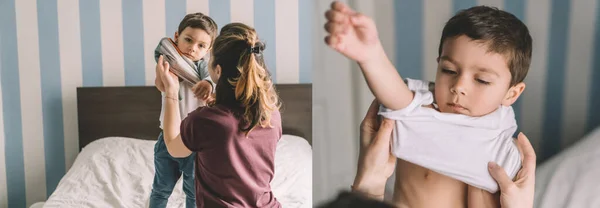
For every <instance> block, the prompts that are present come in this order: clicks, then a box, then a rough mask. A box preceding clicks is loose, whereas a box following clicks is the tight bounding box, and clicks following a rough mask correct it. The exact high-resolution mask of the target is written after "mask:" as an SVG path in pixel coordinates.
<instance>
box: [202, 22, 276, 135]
mask: <svg viewBox="0 0 600 208" xmlns="http://www.w3.org/2000/svg"><path fill="white" fill-rule="evenodd" d="M264 49H265V44H264V43H262V42H260V41H259V40H258V37H257V35H256V30H254V29H253V28H251V27H249V26H247V25H245V24H242V23H230V24H228V25H225V26H224V27H223V28H221V32H220V34H219V36H218V37H217V38H216V39H215V43H214V46H213V49H212V54H211V55H212V57H211V59H212V60H211V63H212V66H211V67H213V68H214V67H216V66H217V65H219V66H221V76H220V77H219V80H218V81H217V88H216V100H215V104H223V105H228V106H232V107H236V106H241V107H243V108H244V113H243V116H242V117H243V119H242V122H240V124H239V127H240V129H241V130H242V131H243V132H246V135H248V133H250V131H252V129H254V128H255V127H256V126H257V125H260V126H261V127H267V126H269V127H271V114H272V112H273V111H277V110H279V108H280V105H281V104H280V102H279V97H278V96H277V93H276V91H275V86H274V85H273V82H272V80H271V75H270V74H269V72H268V71H267V67H266V65H265V61H264V58H263V55H262V51H263V50H264Z"/></svg>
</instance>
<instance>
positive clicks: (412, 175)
mask: <svg viewBox="0 0 600 208" xmlns="http://www.w3.org/2000/svg"><path fill="white" fill-rule="evenodd" d="M393 201H394V204H396V206H397V207H401V208H404V207H410V208H419V207H461V208H462V207H467V185H466V184H465V183H463V182H461V181H458V180H455V179H452V178H450V177H447V176H444V175H441V174H439V173H436V172H433V171H431V170H428V169H426V168H423V167H421V166H418V165H415V164H412V163H409V162H406V161H404V160H401V159H398V163H397V165H396V184H395V186H394V199H393Z"/></svg>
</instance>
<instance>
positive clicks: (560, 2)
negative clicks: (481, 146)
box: [313, 0, 600, 203]
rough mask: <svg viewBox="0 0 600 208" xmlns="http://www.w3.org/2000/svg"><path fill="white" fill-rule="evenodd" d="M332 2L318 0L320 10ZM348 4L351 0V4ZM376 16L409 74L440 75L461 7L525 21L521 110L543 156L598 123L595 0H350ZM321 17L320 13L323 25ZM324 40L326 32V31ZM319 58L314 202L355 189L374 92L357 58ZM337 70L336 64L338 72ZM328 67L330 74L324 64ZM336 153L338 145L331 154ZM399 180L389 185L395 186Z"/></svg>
mask: <svg viewBox="0 0 600 208" xmlns="http://www.w3.org/2000/svg"><path fill="white" fill-rule="evenodd" d="M330 2H331V1H323V2H320V3H319V4H318V8H317V13H321V14H322V13H324V12H325V11H326V10H327V8H328V6H329V4H330ZM346 2H348V1H346ZM349 3H350V4H351V5H352V7H353V8H355V9H356V10H358V11H360V12H362V13H365V14H366V15H369V16H371V17H374V19H375V21H376V23H377V28H378V31H379V36H380V38H381V39H382V41H383V43H384V47H385V50H386V52H387V54H388V57H389V58H390V59H391V60H392V61H393V62H394V64H395V65H396V67H397V68H398V71H399V72H400V73H401V74H402V76H404V77H409V78H418V79H426V80H434V79H435V70H436V66H437V64H436V62H435V59H436V57H437V48H438V44H439V40H440V36H441V32H442V29H443V26H444V24H445V22H446V21H447V20H448V19H449V18H450V17H451V16H452V15H453V14H454V13H455V12H456V11H458V10H459V9H464V8H468V7H471V6H474V5H481V4H484V5H490V6H496V7H498V8H501V9H504V10H507V11H509V12H511V13H513V14H515V15H516V16H517V17H518V18H520V19H521V20H522V21H523V22H524V23H525V24H526V25H527V26H528V27H529V30H530V33H531V35H532V38H533V58H532V64H531V68H530V70H529V73H528V75H527V78H526V80H525V83H526V84H527V88H526V90H525V93H524V94H523V95H522V97H521V98H520V99H519V101H518V102H517V103H516V104H515V105H513V107H514V109H515V110H516V116H517V122H518V125H519V131H522V132H524V133H525V134H526V135H527V136H528V138H529V139H530V141H531V142H532V143H533V145H534V147H535V149H536V153H537V155H538V159H539V160H538V161H539V162H543V161H544V160H545V159H547V158H548V157H551V156H552V155H554V154H556V153H557V152H559V151H560V150H562V149H564V148H567V147H568V146H569V145H571V144H572V143H574V142H576V141H577V140H578V139H580V138H581V137H582V136H583V135H585V134H586V133H587V132H589V131H590V130H591V129H593V128H595V127H597V126H599V125H600V111H599V110H598V109H597V108H598V107H599V106H600V25H599V24H598V21H599V15H600V12H599V10H598V2H597V1H592V0H525V1H522V0H479V1H477V0H423V1H412V0H378V1H361V0H350V2H349ZM323 24H324V18H318V19H317V28H319V29H320V28H321V27H318V26H321V25H323ZM318 35H319V37H325V32H324V31H323V30H322V29H321V31H319V34H318ZM317 51H318V53H320V55H319V56H317V57H318V59H317V60H316V62H315V64H317V66H316V68H317V69H322V70H315V74H314V78H313V80H314V87H315V89H318V90H317V91H315V92H314V100H315V102H314V105H313V112H315V115H314V117H313V118H314V119H315V124H318V126H315V128H314V130H313V131H314V132H313V134H314V141H315V143H314V152H313V153H314V155H313V157H314V158H318V160H315V161H314V166H315V172H314V177H313V180H314V182H313V184H314V187H313V188H314V196H315V197H314V198H313V200H314V202H315V203H319V202H322V201H323V200H324V199H328V198H331V197H334V196H335V194H336V193H337V191H338V190H340V189H346V190H348V189H349V188H350V185H351V184H352V182H353V180H354V175H355V174H356V159H357V156H358V125H359V123H360V121H361V120H362V117H363V116H364V114H365V112H366V110H367V108H368V106H369V104H370V102H371V101H372V99H373V96H372V95H371V93H370V92H369V90H368V88H366V85H365V83H364V81H363V80H364V79H363V77H362V74H361V73H360V71H359V69H358V68H357V67H356V64H354V63H351V62H349V61H348V60H347V59H345V58H343V57H341V56H339V55H338V54H335V52H333V51H332V50H331V49H329V48H328V47H326V46H325V45H324V44H321V45H318V46H317ZM332 67H334V68H332ZM325 69H326V70H325ZM334 149H335V151H332V150H334ZM392 184H393V181H389V183H388V190H391V188H392V186H389V185H392Z"/></svg>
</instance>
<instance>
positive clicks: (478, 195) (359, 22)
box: [325, 2, 532, 207]
mask: <svg viewBox="0 0 600 208" xmlns="http://www.w3.org/2000/svg"><path fill="white" fill-rule="evenodd" d="M326 16H327V18H328V20H329V21H328V22H327V24H326V25H325V28H326V30H327V31H328V32H329V33H330V35H329V36H327V38H326V42H327V44H328V45H330V46H331V47H332V48H334V49H335V50H337V51H338V52H340V53H342V54H344V55H345V56H347V57H348V58H351V59H353V60H356V61H357V62H358V64H359V66H360V68H361V70H362V71H363V74H364V75H365V79H366V81H367V84H368V85H369V87H370V89H371V91H372V92H373V94H374V95H375V97H376V98H377V100H378V101H379V102H380V103H382V105H383V106H384V107H383V109H384V110H383V112H380V114H382V115H384V116H386V117H388V118H390V117H393V118H394V119H396V120H397V125H396V129H395V131H396V135H395V138H393V139H394V140H393V143H395V144H392V149H393V150H392V151H393V152H394V154H395V155H396V156H398V155H402V154H405V153H406V152H408V151H411V150H415V148H412V149H410V148H409V149H406V148H404V149H402V150H398V149H400V148H402V147H401V146H402V145H406V144H407V143H408V142H407V141H409V140H410V139H411V138H413V141H410V142H416V143H418V142H422V141H427V142H430V143H427V145H421V146H427V148H431V149H436V150H445V149H444V148H445V145H442V144H441V142H446V143H448V144H450V145H452V146H451V147H447V148H450V149H452V148H454V149H461V148H463V146H469V145H471V144H467V143H456V142H455V143H454V144H451V143H450V142H452V141H459V140H458V139H454V138H453V139H447V140H433V139H430V138H429V137H428V136H430V135H425V136H423V135H422V134H435V133H439V135H443V133H446V134H448V133H447V132H445V131H444V130H446V129H442V131H440V129H437V128H431V127H430V126H429V125H438V126H440V125H442V124H440V123H443V122H445V123H443V125H445V127H449V126H451V127H460V128H463V127H462V126H461V125H462V124H469V125H471V124H472V122H471V121H477V120H478V119H484V121H489V122H495V123H494V124H498V125H494V126H493V130H494V132H492V133H494V134H495V135H499V136H497V137H493V136H492V137H491V138H492V139H491V140H490V139H489V138H487V137H485V136H482V137H481V138H474V139H475V140H473V139H472V140H469V141H476V142H479V143H485V142H487V141H492V142H489V143H494V144H493V145H497V144H500V146H493V147H494V148H496V147H501V148H499V149H501V150H497V152H500V153H503V154H504V155H503V156H506V158H507V159H506V160H508V162H507V163H506V164H509V165H512V167H513V169H518V167H519V166H520V158H519V155H518V154H519V153H518V150H517V149H516V146H515V145H514V144H513V143H512V141H511V138H510V137H511V136H512V133H510V132H511V131H512V132H514V131H515V129H516V122H515V121H514V113H513V111H512V108H510V105H512V104H513V103H514V102H515V101H516V99H517V98H518V97H519V96H520V95H521V93H522V92H523V90H524V89H525V84H524V83H523V80H524V78H525V76H526V74H527V70H528V69H529V64H530V59H531V51H532V49H531V48H532V43H531V42H532V40H531V36H530V35H529V32H528V30H527V27H526V26H525V25H524V24H523V23H522V22H521V21H519V20H518V19H517V18H516V17H515V16H514V15H511V14H509V13H507V12H504V11H500V10H497V9H494V8H489V7H485V6H478V7H473V8H470V9H467V10H463V11H461V12H459V13H458V14H456V15H455V16H454V17H452V18H451V19H450V20H449V21H448V22H447V23H446V26H445V27H444V29H443V32H442V37H441V40H440V46H439V51H438V58H437V61H438V69H437V74H436V81H435V95H432V93H431V92H428V91H427V89H426V87H423V86H427V85H426V84H424V83H422V82H415V81H411V80H409V82H408V83H409V84H408V85H407V84H405V83H404V81H403V80H402V78H401V77H400V76H398V74H397V71H396V69H395V68H394V66H393V65H392V64H391V62H390V61H389V59H388V58H387V57H386V55H385V53H384V51H383V48H382V46H381V43H380V41H379V39H378V37H377V30H376V28H375V24H374V22H373V21H372V20H371V19H369V18H368V17H365V16H362V15H360V14H356V13H355V12H354V11H352V10H351V9H350V8H349V7H347V6H346V5H343V4H341V3H339V2H334V4H332V10H330V11H328V12H327V13H326ZM411 82H412V84H411ZM390 112H393V113H390ZM386 114H387V115H386ZM496 115H499V116H496ZM415 116H418V118H417V119H413V120H410V117H413V118H414V117H415ZM440 118H441V119H440ZM401 119H404V120H401ZM419 119H421V120H420V121H418V122H416V121H415V120H419ZM423 121H426V122H423ZM411 122H412V123H411ZM449 122H455V123H457V124H461V125H454V126H453V125H450V124H448V123H449ZM469 122H471V123H469ZM476 123H477V122H476ZM481 123H482V122H478V124H477V125H479V126H477V125H475V126H472V127H473V128H470V129H468V130H469V131H474V132H476V133H475V134H474V135H475V136H477V134H478V133H479V132H484V133H490V131H488V130H487V129H485V128H483V127H482V126H481ZM424 124H426V125H424ZM400 128H404V129H400ZM419 128H420V129H419ZM490 129H492V128H491V127H490ZM407 132H408V133H407ZM415 132H417V133H415ZM440 132H441V133H440ZM411 133H412V134H411ZM452 133H456V132H452ZM460 133H462V132H460V131H459V132H458V134H460ZM467 133H468V132H467ZM398 135H405V136H406V135H410V136H411V138H400V137H399V136H398ZM417 136H422V137H418V138H416V137H417ZM436 136H438V135H436ZM471 136H472V135H471ZM506 136H508V140H507V139H506V138H505V137H506ZM448 137H452V136H451V135H450V136H448ZM458 138H459V139H463V138H462V137H458ZM476 139H479V140H476ZM486 139H487V140H486ZM431 141H435V142H431ZM482 141H484V142H482ZM399 142H405V143H404V144H401V145H400V144H398V143H399ZM446 143H443V144H446ZM489 143H486V144H481V145H489ZM422 144H425V143H422ZM476 145H478V144H476ZM412 147H419V146H418V145H417V146H412ZM486 147H487V146H486ZM494 148H490V149H494ZM417 150H418V151H413V152H412V153H411V154H412V156H415V155H417V154H419V152H427V151H428V150H427V149H417ZM470 151H473V152H479V153H483V154H485V153H486V151H488V149H482V150H479V149H467V151H463V153H462V156H465V155H467V156H468V155H469V154H470V153H471V152H470ZM428 153H429V152H428ZM432 153H433V154H437V153H434V152H432ZM440 154H441V153H440ZM418 156H422V157H428V154H422V155H418ZM485 156H488V155H485ZM413 158H417V157H413ZM477 159H478V158H476V157H475V158H473V159H472V161H475V160H477ZM483 159H484V160H485V159H486V158H483ZM503 159H504V158H503ZM416 160H417V159H416ZM416 160H415V161H416ZM469 162H470V161H469V160H468V161H467V162H466V163H469ZM511 163H512V164H511ZM486 164H487V161H486V162H484V163H482V164H479V163H478V164H471V165H470V166H471V167H473V165H475V166H477V168H478V167H480V166H482V167H487V165H486ZM436 165H437V166H440V165H444V164H443V163H438V164H436ZM436 165H433V166H428V167H432V168H433V167H436ZM445 165H448V164H445ZM449 166H450V167H444V168H446V169H452V167H451V165H449ZM515 167H517V168H515ZM430 169H431V168H425V167H423V166H419V165H416V164H414V163H411V162H408V161H406V160H398V164H397V169H396V171H397V172H396V185H395V191H394V202H395V203H396V204H397V205H398V206H399V207H465V206H469V207H498V206H499V201H498V198H497V195H496V196H494V195H492V194H491V193H490V192H488V191H483V190H481V189H479V188H476V187H473V186H471V185H467V184H466V183H465V182H463V181H460V180H457V179H455V178H452V177H448V176H447V175H448V174H444V175H442V174H440V173H438V172H434V171H432V170H430ZM482 169H483V170H482V171H486V170H485V168H482ZM477 170H479V169H477ZM513 173H514V174H513ZM511 174H512V176H513V177H514V175H515V174H516V171H512V172H511V173H509V175H511ZM449 175H452V174H449ZM487 177H490V176H489V175H487ZM456 178H458V177H456ZM469 179H470V178H469V177H465V180H469ZM471 179H472V178H471ZM371 194H374V195H379V194H381V193H371ZM427 199H433V200H427Z"/></svg>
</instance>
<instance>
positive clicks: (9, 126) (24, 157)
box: [0, 0, 316, 208]
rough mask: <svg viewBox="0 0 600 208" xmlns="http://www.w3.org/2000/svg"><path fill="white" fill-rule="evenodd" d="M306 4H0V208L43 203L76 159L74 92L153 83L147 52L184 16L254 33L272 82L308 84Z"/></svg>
mask: <svg viewBox="0 0 600 208" xmlns="http://www.w3.org/2000/svg"><path fill="white" fill-rule="evenodd" d="M313 3H314V2H312V1H300V0H127V1H125V0H85V1H79V0H38V1H36V0H2V1H0V17H1V18H0V23H1V24H0V88H1V90H0V101H1V102H0V118H1V119H0V208H2V207H11V208H12V207H26V206H29V205H31V204H33V203H34V202H37V201H44V200H45V199H46V198H47V197H48V196H49V195H50V194H52V192H53V191H54V189H55V188H56V186H57V184H58V182H59V181H60V179H61V177H62V176H63V175H64V174H65V172H66V171H67V170H68V169H69V167H70V166H71V164H72V163H73V161H74V160H75V157H76V155H77V152H78V151H77V147H78V142H77V134H78V131H77V108H76V107H77V106H76V94H75V93H76V87H79V86H140V85H154V66H155V62H154V59H153V50H154V48H155V47H156V44H157V43H158V41H159V40H160V38H162V37H164V36H170V37H173V35H174V32H175V31H176V29H177V26H178V24H179V21H180V20H181V18H183V16H184V15H185V14H186V13H192V12H203V13H206V14H208V15H210V16H211V17H213V18H214V19H215V21H216V22H217V24H218V25H219V28H220V27H221V26H223V25H225V24H227V23H229V22H233V21H235V22H243V23H246V24H249V25H252V26H254V27H255V28H256V29H257V31H258V33H259V36H260V37H261V39H262V40H263V41H265V42H266V44H267V50H265V56H266V59H267V64H268V67H269V70H270V71H271V72H272V74H273V77H274V80H275V82H277V83H311V82H312V81H311V70H312V68H313V64H312V63H313V57H312V53H311V51H312V50H313V44H312V42H313V40H314V38H315V37H314V36H312V35H311V34H313V30H314V29H315V28H316V27H314V26H313V24H312V18H313V14H314V13H315V12H314V11H313V6H312V4H313ZM301 28H302V29H301ZM157 119H158V118H157Z"/></svg>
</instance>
